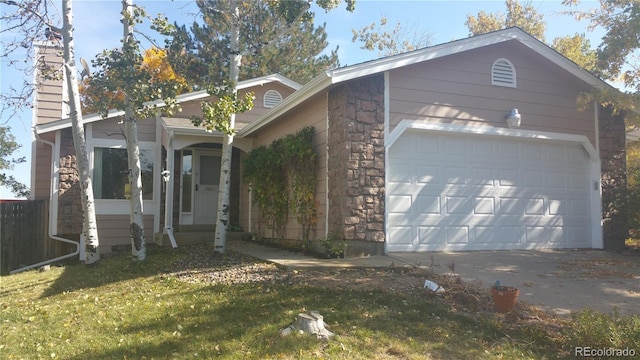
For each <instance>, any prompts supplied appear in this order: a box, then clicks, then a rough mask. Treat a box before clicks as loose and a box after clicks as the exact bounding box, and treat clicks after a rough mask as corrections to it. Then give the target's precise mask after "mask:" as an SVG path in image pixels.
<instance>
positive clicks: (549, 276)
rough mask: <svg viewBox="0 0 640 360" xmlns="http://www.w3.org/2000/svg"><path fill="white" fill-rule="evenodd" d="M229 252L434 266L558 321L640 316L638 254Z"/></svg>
mask: <svg viewBox="0 0 640 360" xmlns="http://www.w3.org/2000/svg"><path fill="white" fill-rule="evenodd" d="M229 249H231V250H235V251H238V252H240V253H244V254H247V255H252V256H254V257H257V258H261V259H264V260H267V261H271V262H274V263H277V264H280V265H282V266H286V267H290V268H308V269H331V268H348V267H388V266H420V267H427V266H429V265H431V264H433V265H434V267H433V269H434V271H435V272H436V273H439V274H444V273H451V271H452V269H453V270H454V272H455V273H456V274H458V275H459V276H461V277H462V279H463V280H464V281H466V282H476V283H480V284H481V285H483V286H486V287H487V288H489V287H490V286H491V285H493V284H494V283H495V282H496V280H500V283H501V284H503V285H510V286H515V287H518V288H519V289H520V297H519V299H520V300H521V301H525V302H528V303H530V304H532V305H536V306H538V307H540V308H542V309H544V310H547V311H551V312H554V313H556V314H557V315H560V316H569V315H570V314H571V311H575V310H579V309H582V308H585V307H589V308H593V309H597V310H600V311H604V312H611V311H613V309H614V307H617V308H618V309H619V310H620V313H621V314H637V315H640V255H638V254H637V253H636V254H633V255H621V254H617V253H611V252H606V251H602V250H527V251H515V250H514V251H474V252H455V253H453V252H448V253H445V252H431V253H391V254H389V255H386V256H372V257H366V258H353V259H317V258H314V257H310V256H305V255H300V254H297V253H294V252H291V251H287V250H282V249H275V248H271V247H267V246H262V245H259V244H256V243H252V242H246V241H241V240H234V241H230V242H229Z"/></svg>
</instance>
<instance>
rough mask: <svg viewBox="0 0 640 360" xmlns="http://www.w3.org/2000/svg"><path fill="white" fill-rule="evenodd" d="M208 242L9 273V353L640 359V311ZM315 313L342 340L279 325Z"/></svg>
mask: <svg viewBox="0 0 640 360" xmlns="http://www.w3.org/2000/svg"><path fill="white" fill-rule="evenodd" d="M210 253H211V249H210V248H208V247H206V246H191V247H183V248H180V249H178V250H170V249H164V248H150V249H149V254H148V259H147V262H146V263H142V264H134V263H132V262H131V260H130V257H129V256H114V257H110V258H106V259H103V260H102V262H101V264H100V265H98V266H97V267H85V266H83V265H67V266H64V267H52V268H51V270H49V271H43V272H40V271H30V272H26V273H21V274H16V275H11V276H5V277H2V279H1V281H2V285H1V292H0V295H1V300H0V308H1V311H2V316H1V321H2V322H1V324H0V330H1V332H2V337H1V339H0V354H1V355H2V359H39V358H40V359H55V358H59V359H86V358H93V359H114V358H116V359H174V358H175V359H210V358H221V359H425V358H427V359H428V358H435V359H451V358H457V359H479V358H484V359H514V358H518V359H526V358H531V359H541V358H558V357H560V358H564V357H566V358H572V357H573V354H574V347H575V346H592V347H593V346H605V347H613V348H620V347H622V348H625V347H628V348H630V349H634V350H635V353H636V356H640V316H634V317H616V316H613V315H609V314H600V313H596V312H591V311H585V312H583V313H581V314H579V315H577V316H576V317H574V319H573V320H562V319H558V318H554V317H551V316H549V315H547V314H545V313H542V312H540V311H537V310H536V309H534V308H532V307H529V306H526V305H525V304H519V305H518V307H517V310H516V311H515V312H513V313H510V314H508V315H501V314H496V313H494V312H493V311H492V310H491V302H490V297H489V295H488V290H487V289H478V288H473V287H471V286H468V285H466V284H463V283H461V282H459V281H457V279H456V278H454V277H448V278H440V279H438V280H439V281H441V282H447V284H448V286H447V289H448V291H447V292H446V293H445V294H440V295H435V294H432V293H429V292H428V290H426V289H423V288H422V286H421V285H422V283H423V282H424V279H425V276H426V274H425V270H420V269H413V268H387V269H381V270H373V269H358V270H340V271H327V272H321V271H300V270H287V269H281V268H278V267H276V266H275V265H273V264H269V263H264V262H262V261H260V260H257V259H254V258H250V257H247V256H244V255H240V254H237V253H233V252H227V254H225V255H222V256H215V257H214V256H211V255H209V254H210ZM449 289H451V290H449ZM310 310H317V311H319V312H320V314H322V315H323V316H324V320H325V322H326V323H327V324H328V325H329V326H330V330H331V331H332V332H334V333H335V334H336V336H335V337H334V338H332V339H331V340H329V341H327V342H325V341H320V340H317V339H316V338H315V337H313V336H309V335H300V334H294V335H290V336H287V337H283V336H281V335H280V330H282V329H283V328H285V327H287V326H288V325H289V324H291V322H292V321H293V320H294V318H295V317H296V315H297V314H298V313H300V312H307V311H310Z"/></svg>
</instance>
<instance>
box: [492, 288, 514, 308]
mask: <svg viewBox="0 0 640 360" xmlns="http://www.w3.org/2000/svg"><path fill="white" fill-rule="evenodd" d="M491 295H493V306H494V308H495V310H496V311H497V312H499V313H508V312H509V311H511V310H513V308H514V307H515V306H516V301H517V300H518V295H520V290H518V289H517V288H514V287H512V286H500V287H497V288H496V287H492V288H491Z"/></svg>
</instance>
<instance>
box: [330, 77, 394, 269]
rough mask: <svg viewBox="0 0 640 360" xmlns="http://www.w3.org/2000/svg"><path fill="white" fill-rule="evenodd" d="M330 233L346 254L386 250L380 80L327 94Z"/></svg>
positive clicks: (368, 80)
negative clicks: (344, 248)
mask: <svg viewBox="0 0 640 360" xmlns="http://www.w3.org/2000/svg"><path fill="white" fill-rule="evenodd" d="M328 108H329V129H328V141H327V144H328V155H329V159H328V172H329V214H328V215H327V216H328V217H329V219H328V220H329V234H330V235H333V236H337V237H338V238H340V239H344V240H346V241H347V244H348V248H347V251H346V256H361V255H378V254H382V253H383V252H384V241H385V232H384V221H385V218H384V212H385V148H384V76H383V75H382V74H380V75H374V76H371V77H366V78H363V79H358V80H354V81H351V82H347V83H345V84H342V85H339V86H337V87H336V88H333V89H331V90H330V91H329V100H328Z"/></svg>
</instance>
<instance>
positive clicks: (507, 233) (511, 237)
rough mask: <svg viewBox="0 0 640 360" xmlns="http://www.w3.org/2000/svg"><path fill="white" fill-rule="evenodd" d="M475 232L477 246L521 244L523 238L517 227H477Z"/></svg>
mask: <svg viewBox="0 0 640 360" xmlns="http://www.w3.org/2000/svg"><path fill="white" fill-rule="evenodd" d="M473 230H474V239H473V241H474V243H477V244H493V243H501V244H519V243H520V237H521V236H522V235H521V234H522V232H521V229H520V228H519V227H517V226H511V227H510V226H475V227H474V228H473Z"/></svg>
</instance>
